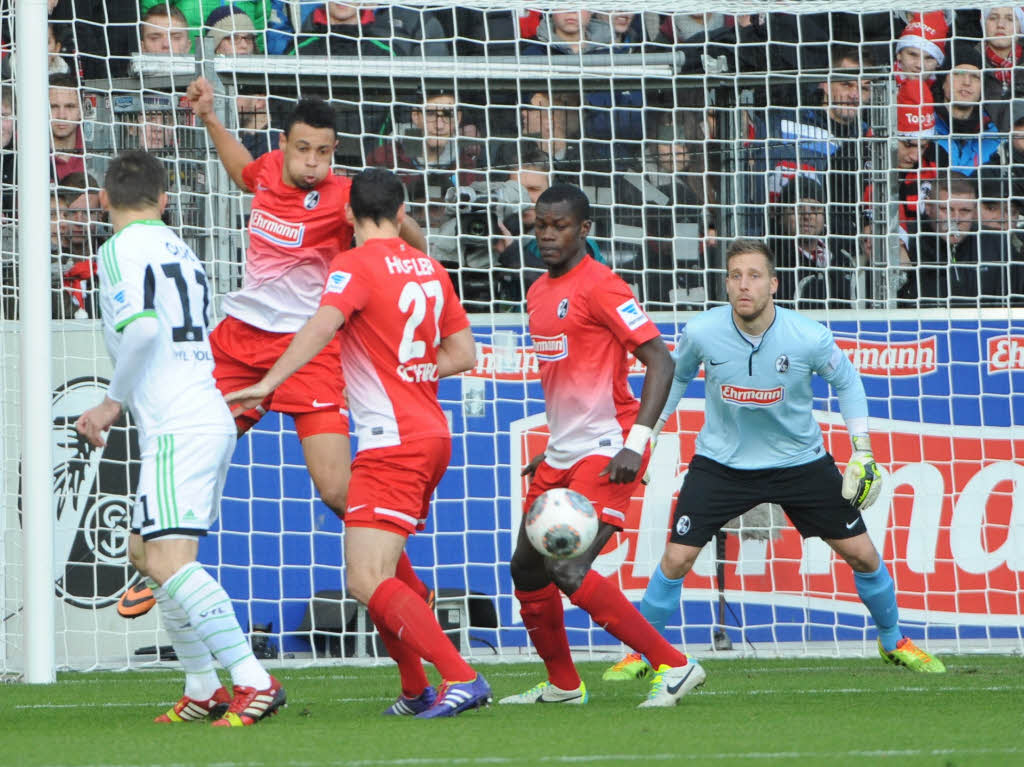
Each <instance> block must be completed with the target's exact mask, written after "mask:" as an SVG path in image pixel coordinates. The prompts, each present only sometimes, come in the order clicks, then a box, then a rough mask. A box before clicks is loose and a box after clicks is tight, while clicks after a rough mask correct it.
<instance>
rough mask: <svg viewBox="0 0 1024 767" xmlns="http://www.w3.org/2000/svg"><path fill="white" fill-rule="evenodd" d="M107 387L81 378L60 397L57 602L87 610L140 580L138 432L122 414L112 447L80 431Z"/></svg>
mask: <svg viewBox="0 0 1024 767" xmlns="http://www.w3.org/2000/svg"><path fill="white" fill-rule="evenodd" d="M107 385H108V381H106V380H105V379H102V378H99V379H98V378H94V377H88V378H85V377H82V378H74V379H72V380H70V381H68V382H67V383H65V384H64V385H63V386H61V387H60V388H58V389H57V390H56V392H54V395H53V432H52V434H53V497H54V500H53V514H54V516H55V530H54V560H53V565H54V571H53V580H54V587H55V591H56V593H57V596H59V597H60V598H61V599H63V600H64V601H65V602H67V603H68V604H70V605H73V606H75V607H79V608H82V609H99V608H103V607H107V606H109V605H112V604H115V603H116V602H117V600H118V599H119V598H120V597H121V594H123V593H124V591H125V589H126V588H127V587H128V584H129V581H130V580H131V579H132V576H133V575H134V572H133V571H132V568H131V567H130V565H128V556H127V555H128V528H129V525H130V523H131V508H132V504H131V497H132V495H133V494H134V492H135V488H136V486H137V485H138V481H139V463H140V453H139V437H138V432H137V431H136V429H135V427H134V426H133V425H132V424H131V422H130V421H129V420H128V419H126V417H125V416H123V415H122V416H121V419H120V420H119V421H118V422H117V423H115V424H114V427H113V428H112V429H111V430H110V432H109V434H108V435H107V444H106V446H105V447H93V446H92V445H90V444H89V442H88V440H86V439H85V438H84V437H82V436H81V435H80V434H79V433H78V431H77V430H76V429H75V421H76V420H78V417H79V416H80V415H81V414H82V413H83V412H84V411H85V410H87V409H88V408H90V407H92V406H93V405H95V404H96V403H97V402H100V401H101V400H102V399H103V395H104V394H106V391H107ZM19 473H20V472H19ZM20 496H21V493H20V492H19V497H20ZM19 510H20V511H21V513H22V514H24V510H23V509H19Z"/></svg>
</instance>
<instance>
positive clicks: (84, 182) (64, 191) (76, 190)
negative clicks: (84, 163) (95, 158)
mask: <svg viewBox="0 0 1024 767" xmlns="http://www.w3.org/2000/svg"><path fill="white" fill-rule="evenodd" d="M98 190H99V184H97V183H96V179H94V178H93V177H92V176H90V175H89V174H87V173H83V172H82V171H75V172H74V173H69V174H68V175H66V176H65V177H64V178H62V179H60V181H58V182H57V192H56V194H57V199H58V200H59V201H60V202H62V203H64V204H65V205H70V204H71V203H73V202H74V201H75V200H77V199H78V198H79V197H81V196H82V195H83V194H91V193H93V192H96V191H98Z"/></svg>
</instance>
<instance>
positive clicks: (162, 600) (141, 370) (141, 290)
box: [75, 151, 286, 727]
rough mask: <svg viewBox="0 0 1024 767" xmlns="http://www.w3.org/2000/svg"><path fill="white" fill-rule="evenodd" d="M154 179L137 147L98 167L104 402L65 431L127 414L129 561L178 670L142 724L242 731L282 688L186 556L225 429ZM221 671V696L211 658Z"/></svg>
mask: <svg viewBox="0 0 1024 767" xmlns="http://www.w3.org/2000/svg"><path fill="white" fill-rule="evenodd" d="M166 178H167V173H166V170H165V169H164V166H163V165H162V164H161V162H160V161H159V160H158V159H157V158H156V157H154V156H153V155H150V154H147V153H146V152H140V151H133V152H125V153H124V154H122V155H119V156H118V157H116V158H114V159H113V160H112V161H111V163H110V165H109V166H108V168H107V174H106V177H105V178H104V183H103V189H102V190H101V191H100V203H101V204H102V205H103V207H104V208H105V209H106V210H107V211H109V213H110V221H111V223H112V224H113V228H114V236H113V237H112V238H111V239H110V240H108V241H107V242H106V243H104V245H103V247H102V248H100V259H99V278H100V305H101V307H102V314H103V333H104V337H105V340H106V343H107V349H108V351H109V352H110V356H111V358H112V359H113V360H114V375H113V378H112V379H111V381H110V387H109V389H108V393H107V396H106V397H105V398H104V400H103V402H102V403H101V404H99V405H97V406H96V407H94V408H91V409H89V410H87V411H85V412H84V413H83V414H82V415H81V417H80V418H79V419H78V421H77V422H76V423H75V427H76V428H77V429H78V431H79V432H80V433H81V434H82V435H84V436H85V437H86V438H87V439H88V440H89V441H90V442H91V443H92V444H93V445H96V446H102V445H103V432H105V431H106V430H107V429H109V428H110V426H111V425H113V423H114V422H115V421H116V420H117V419H118V418H119V417H120V416H121V412H122V410H123V409H125V408H127V409H129V410H131V413H132V416H133V418H134V420H135V423H136V425H137V426H138V429H139V444H140V447H141V449H142V466H141V469H140V471H139V484H138V489H137V491H136V497H135V505H134V507H133V510H132V520H131V534H130V536H129V539H128V556H129V558H130V559H131V563H132V564H133V565H134V566H135V568H136V569H137V570H138V571H139V572H140V573H142V574H143V575H144V576H145V577H146V580H147V583H148V585H149V587H150V589H152V591H153V595H154V597H155V598H156V604H157V606H158V609H159V610H160V615H161V618H162V619H163V625H164V628H165V629H166V630H167V633H168V634H169V635H170V637H171V644H172V645H173V646H174V650H175V652H176V653H177V655H178V659H179V660H180V661H181V664H182V665H183V666H184V668H185V691H184V695H183V696H182V697H181V699H180V700H179V701H178V702H177V703H175V704H174V706H172V707H171V708H170V709H169V710H168V711H167V712H166V713H165V714H161V715H160V716H158V717H157V718H156V720H155V721H157V722H162V723H179V722H186V721H190V720H196V719H205V718H208V717H212V718H214V722H213V724H214V725H216V726H222V727H237V726H244V725H251V724H255V723H256V722H257V721H259V720H260V719H263V718H265V717H267V716H270V715H271V714H273V713H274V712H276V711H277V710H278V709H279V708H280V707H281V706H283V705H284V704H285V699H286V698H285V691H284V688H282V687H281V685H280V683H279V682H278V681H277V680H276V679H274V678H273V677H272V676H270V675H269V674H268V673H267V672H266V670H265V669H264V668H263V666H262V665H260V662H259V661H258V660H256V658H255V656H254V655H253V653H252V650H251V649H250V647H249V643H248V641H247V640H246V637H245V634H244V633H243V632H242V629H241V627H240V626H239V625H238V619H237V618H236V617H235V611H234V608H233V607H232V606H231V600H230V599H229V598H228V595H227V594H226V593H225V592H224V589H223V588H222V587H221V585H220V584H219V583H217V581H215V580H214V579H213V578H212V577H211V576H210V574H209V573H207V572H206V570H204V569H203V567H202V565H200V564H199V563H198V562H197V561H196V556H197V554H198V550H199V542H198V538H199V536H201V535H206V531H207V530H208V529H209V527H210V525H212V524H213V522H214V521H215V520H216V519H217V515H218V512H219V506H220V496H221V490H222V489H223V487H224V480H225V478H226V476H227V471H228V464H229V463H230V461H231V454H232V452H233V451H234V447H235V426H234V424H233V423H232V420H231V413H230V412H229V411H228V408H227V406H226V405H225V404H224V400H223V398H222V397H221V394H220V392H219V391H217V386H216V384H215V383H214V380H213V363H212V362H211V361H210V357H211V355H210V341H209V331H210V318H209V316H208V313H207V312H208V308H209V305H210V302H209V287H208V285H207V282H206V273H205V271H204V270H203V264H202V262H200V261H199V259H198V258H196V256H195V254H194V253H193V252H192V250H191V249H190V248H189V247H188V246H187V245H186V244H185V243H184V242H182V240H181V239H180V238H179V237H178V235H177V234H175V233H174V231H173V230H172V229H170V228H169V227H167V226H165V225H164V223H163V222H162V221H161V220H160V217H161V216H162V215H163V211H164V208H165V207H166V205H167V194H166V191H165V189H164V180H165V179H166ZM214 658H216V659H217V661H218V662H219V663H220V664H221V665H222V666H223V667H224V668H226V669H228V670H229V671H230V673H231V681H232V682H233V684H234V697H232V696H229V695H228V693H227V691H226V690H225V689H224V688H223V687H222V686H221V683H220V680H219V679H218V678H217V672H216V670H215V669H214V665H213V659H214Z"/></svg>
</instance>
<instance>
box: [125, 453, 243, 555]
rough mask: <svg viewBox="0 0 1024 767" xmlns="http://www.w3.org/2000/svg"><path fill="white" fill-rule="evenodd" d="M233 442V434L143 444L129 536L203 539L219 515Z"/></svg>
mask: <svg viewBox="0 0 1024 767" xmlns="http://www.w3.org/2000/svg"><path fill="white" fill-rule="evenodd" d="M235 442H237V437H236V436H235V435H234V434H160V435H158V436H155V437H153V438H152V439H149V440H147V441H146V444H145V446H144V447H143V449H142V468H141V470H140V471H139V487H138V490H137V491H136V493H135V506H134V507H133V509H132V532H133V533H139V534H140V535H142V537H143V539H144V540H147V541H148V540H152V539H154V538H165V537H181V536H199V535H206V531H207V530H209V529H210V526H211V525H213V523H214V522H215V521H216V520H217V515H218V514H219V513H220V496H221V491H222V490H223V489H224V480H225V479H226V478H227V474H228V466H229V465H230V463H231V455H232V453H233V452H234V449H235Z"/></svg>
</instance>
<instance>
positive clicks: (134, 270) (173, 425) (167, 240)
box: [99, 221, 235, 438]
mask: <svg viewBox="0 0 1024 767" xmlns="http://www.w3.org/2000/svg"><path fill="white" fill-rule="evenodd" d="M99 278H100V309H101V312H102V315H103V332H104V338H105V340H106V344H107V351H109V352H110V357H111V359H113V360H114V363H115V364H116V363H117V354H118V349H119V348H120V346H121V332H122V331H123V330H124V328H126V327H127V326H128V325H130V324H131V323H132V322H134V321H136V320H138V319H140V318H142V317H153V318H155V319H156V320H157V321H158V322H159V325H160V330H159V333H158V335H157V338H156V340H155V342H154V348H153V349H152V350H151V353H150V355H149V358H148V361H147V369H146V371H145V372H144V373H143V375H142V378H141V380H140V382H139V385H138V386H137V387H136V389H135V391H133V392H131V394H130V395H129V397H128V401H127V402H126V403H125V405H126V406H127V407H128V408H129V409H130V410H131V412H132V416H133V417H134V419H135V423H136V425H137V426H138V428H139V431H140V432H141V435H142V437H143V438H147V437H153V436H156V435H158V434H189V433H192V434H222V433H226V434H234V433H235V425H234V422H233V420H232V418H231V413H230V411H229V410H228V408H227V405H226V404H225V403H224V399H223V397H222V396H221V394H220V392H219V391H218V390H217V387H216V385H215V383H214V380H213V354H212V353H211V351H210V342H209V331H210V328H209V313H210V289H209V286H208V284H207V281H206V272H205V271H204V269H203V264H202V262H201V261H200V260H199V259H198V258H196V255H195V254H194V253H193V252H192V249H191V248H189V247H188V246H187V245H186V244H185V243H184V242H182V240H181V238H179V237H178V235H177V234H175V232H174V231H173V230H172V229H170V228H169V227H167V226H165V225H164V224H163V223H162V222H161V221H136V222H134V223H132V224H129V225H128V226H126V227H125V228H124V229H122V230H121V231H120V232H118V233H117V234H116V235H114V237H112V238H111V239H110V240H108V241H107V242H106V243H105V244H104V245H103V247H102V248H100V258H99Z"/></svg>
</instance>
